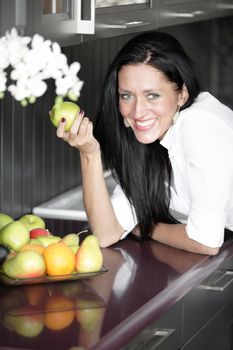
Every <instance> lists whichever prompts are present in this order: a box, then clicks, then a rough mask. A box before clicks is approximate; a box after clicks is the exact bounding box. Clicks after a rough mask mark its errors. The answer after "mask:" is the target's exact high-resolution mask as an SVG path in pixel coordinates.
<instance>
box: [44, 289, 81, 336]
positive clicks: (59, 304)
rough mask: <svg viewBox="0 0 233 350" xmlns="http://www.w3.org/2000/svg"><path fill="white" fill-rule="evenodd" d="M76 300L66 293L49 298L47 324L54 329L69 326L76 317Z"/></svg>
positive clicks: (45, 321)
mask: <svg viewBox="0 0 233 350" xmlns="http://www.w3.org/2000/svg"><path fill="white" fill-rule="evenodd" d="M74 307H75V305H74V301H73V300H72V299H71V298H69V297H66V296H64V295H52V296H50V297H49V298H48V299H47V302H46V305H45V308H46V314H45V319H44V323H45V326H46V327H47V328H49V329H51V330H54V331H60V330H62V329H64V328H66V327H68V326H69V325H70V324H71V323H72V322H73V320H74V319H75V311H74Z"/></svg>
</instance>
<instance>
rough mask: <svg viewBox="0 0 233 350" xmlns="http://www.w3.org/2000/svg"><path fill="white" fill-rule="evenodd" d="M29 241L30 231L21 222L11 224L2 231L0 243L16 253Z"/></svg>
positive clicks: (16, 221)
mask: <svg viewBox="0 0 233 350" xmlns="http://www.w3.org/2000/svg"><path fill="white" fill-rule="evenodd" d="M29 240H30V234H29V230H28V229H27V228H26V227H25V226H24V225H23V224H22V222H20V221H19V220H15V221H12V222H10V223H9V224H7V225H6V226H4V227H3V228H2V229H1V230H0V243H1V244H4V245H6V246H8V247H9V248H10V249H13V250H14V251H18V250H19V249H20V248H21V247H22V246H23V245H24V244H26V243H28V242H29Z"/></svg>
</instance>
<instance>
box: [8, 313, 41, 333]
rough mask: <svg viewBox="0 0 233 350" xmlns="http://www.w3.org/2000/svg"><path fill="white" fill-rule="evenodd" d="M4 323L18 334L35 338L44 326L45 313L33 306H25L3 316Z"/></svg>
mask: <svg viewBox="0 0 233 350" xmlns="http://www.w3.org/2000/svg"><path fill="white" fill-rule="evenodd" d="M3 323H4V325H5V326H6V327H7V328H8V329H11V330H13V331H15V332H16V333H17V334H19V335H21V336H23V337H27V338H33V337H36V336H37V335H39V334H40V333H41V332H42V330H43V328H44V315H43V314H42V313H39V312H38V310H37V309H34V308H33V307H24V308H18V309H15V310H13V312H9V313H7V314H6V315H5V316H4V318H3Z"/></svg>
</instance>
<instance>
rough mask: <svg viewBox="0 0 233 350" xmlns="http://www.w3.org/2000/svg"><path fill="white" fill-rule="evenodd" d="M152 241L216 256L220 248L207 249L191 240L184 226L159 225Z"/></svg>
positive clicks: (153, 233)
mask: <svg viewBox="0 0 233 350" xmlns="http://www.w3.org/2000/svg"><path fill="white" fill-rule="evenodd" d="M152 239H154V240H156V241H158V242H160V243H164V244H166V245H169V246H171V247H174V248H178V249H183V250H186V251H189V252H193V253H199V254H206V255H216V254H217V253H218V251H219V248H211V247H207V246H205V245H203V244H201V243H198V242H196V241H194V240H192V239H190V238H189V237H188V235H187V233H186V230H185V225H184V224H164V223H159V224H158V225H157V226H156V227H155V228H154V230H153V232H152Z"/></svg>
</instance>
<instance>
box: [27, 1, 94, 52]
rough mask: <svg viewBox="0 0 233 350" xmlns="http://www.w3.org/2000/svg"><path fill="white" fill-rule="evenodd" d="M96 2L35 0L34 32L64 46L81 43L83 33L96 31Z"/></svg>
mask: <svg viewBox="0 0 233 350" xmlns="http://www.w3.org/2000/svg"><path fill="white" fill-rule="evenodd" d="M30 1H32V0H30ZM94 4H95V1H94V0H75V1H74V0H33V26H32V32H33V33H39V34H41V35H43V36H44V37H46V38H48V39H51V40H52V41H57V42H59V44H60V45H62V46H68V45H75V44H79V43H80V42H81V41H82V35H81V34H83V33H94V16H95V11H94V10H95V6H94Z"/></svg>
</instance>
